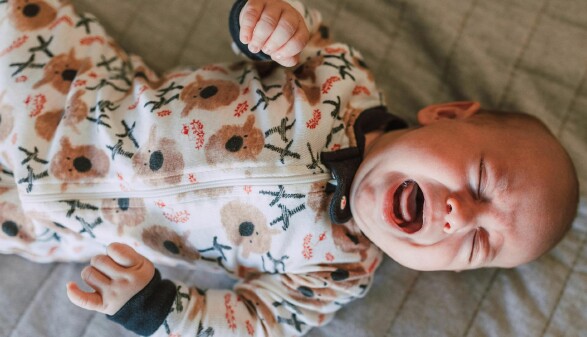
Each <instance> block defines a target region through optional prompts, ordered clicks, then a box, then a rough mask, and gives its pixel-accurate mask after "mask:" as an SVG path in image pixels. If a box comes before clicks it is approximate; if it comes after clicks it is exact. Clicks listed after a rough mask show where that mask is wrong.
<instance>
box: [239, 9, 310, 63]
mask: <svg viewBox="0 0 587 337" xmlns="http://www.w3.org/2000/svg"><path fill="white" fill-rule="evenodd" d="M309 36H310V34H309V32H308V27H306V23H305V22H304V18H303V17H302V15H301V14H300V13H298V11H297V10H295V9H294V8H293V7H292V6H291V5H290V4H288V3H286V2H284V1H283V0H249V1H248V2H247V4H246V5H245V7H244V8H243V10H242V11H241V14H240V40H241V42H242V43H244V44H248V45H249V50H250V51H251V52H252V53H258V52H259V51H261V50H262V51H263V52H264V53H265V54H267V55H269V56H271V58H272V59H273V60H274V61H275V62H277V63H279V64H281V65H283V66H286V67H292V66H294V65H296V64H297V63H298V61H299V54H300V52H301V51H302V50H303V49H304V47H305V46H306V44H307V43H308V39H309Z"/></svg>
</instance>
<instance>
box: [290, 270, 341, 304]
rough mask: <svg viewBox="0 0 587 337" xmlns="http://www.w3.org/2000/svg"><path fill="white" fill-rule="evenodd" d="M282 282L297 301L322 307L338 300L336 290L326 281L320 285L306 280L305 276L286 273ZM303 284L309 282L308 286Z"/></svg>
mask: <svg viewBox="0 0 587 337" xmlns="http://www.w3.org/2000/svg"><path fill="white" fill-rule="evenodd" d="M281 283H283V285H285V289H287V290H288V292H289V293H290V295H291V297H292V299H293V300H294V301H295V302H299V303H303V304H310V305H312V306H316V307H321V306H324V305H327V304H329V303H331V302H332V301H336V300H337V297H336V291H334V290H333V289H332V288H330V287H329V286H328V283H326V282H324V284H323V285H322V286H320V285H316V284H312V283H310V282H308V281H307V280H304V277H303V276H298V275H284V276H283V277H282V278H281ZM300 284H302V285H300ZM303 284H308V286H306V285H303Z"/></svg>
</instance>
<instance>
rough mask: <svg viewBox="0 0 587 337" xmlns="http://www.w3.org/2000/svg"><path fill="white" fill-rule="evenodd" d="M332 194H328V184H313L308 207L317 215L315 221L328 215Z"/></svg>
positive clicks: (307, 203)
mask: <svg viewBox="0 0 587 337" xmlns="http://www.w3.org/2000/svg"><path fill="white" fill-rule="evenodd" d="M331 199H332V194H329V195H327V194H326V183H325V182H316V183H313V184H312V188H311V190H310V193H308V199H307V202H306V205H308V207H310V209H311V210H313V211H314V212H315V213H316V218H315V221H318V220H320V219H321V218H322V217H323V216H324V215H326V216H328V214H326V211H327V209H328V205H329V204H330V200H331Z"/></svg>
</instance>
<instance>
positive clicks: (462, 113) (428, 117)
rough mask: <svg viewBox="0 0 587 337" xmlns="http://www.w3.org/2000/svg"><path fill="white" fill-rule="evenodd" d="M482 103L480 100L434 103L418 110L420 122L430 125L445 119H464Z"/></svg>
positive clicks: (477, 109) (475, 111)
mask: <svg viewBox="0 0 587 337" xmlns="http://www.w3.org/2000/svg"><path fill="white" fill-rule="evenodd" d="M480 108H481V104H479V103H478V102H450V103H441V104H434V105H429V106H427V107H425V108H424V109H422V110H420V111H419V112H418V122H419V123H420V124H421V125H429V124H432V123H434V122H437V121H439V120H443V119H463V118H468V117H471V116H473V115H474V114H475V113H477V111H479V109H480Z"/></svg>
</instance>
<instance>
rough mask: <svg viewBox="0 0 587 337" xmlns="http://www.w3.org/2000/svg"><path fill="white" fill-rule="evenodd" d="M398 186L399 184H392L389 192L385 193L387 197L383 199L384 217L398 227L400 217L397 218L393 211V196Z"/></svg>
mask: <svg viewBox="0 0 587 337" xmlns="http://www.w3.org/2000/svg"><path fill="white" fill-rule="evenodd" d="M398 187H399V185H398V186H391V187H390V188H389V189H388V190H387V193H385V198H384V199H383V218H384V219H385V221H386V222H387V223H388V224H390V225H393V227H398V226H399V225H398V223H399V222H400V221H399V220H398V219H396V217H395V216H394V212H393V203H394V200H393V199H394V198H393V197H394V194H395V191H396V190H397V189H398Z"/></svg>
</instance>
